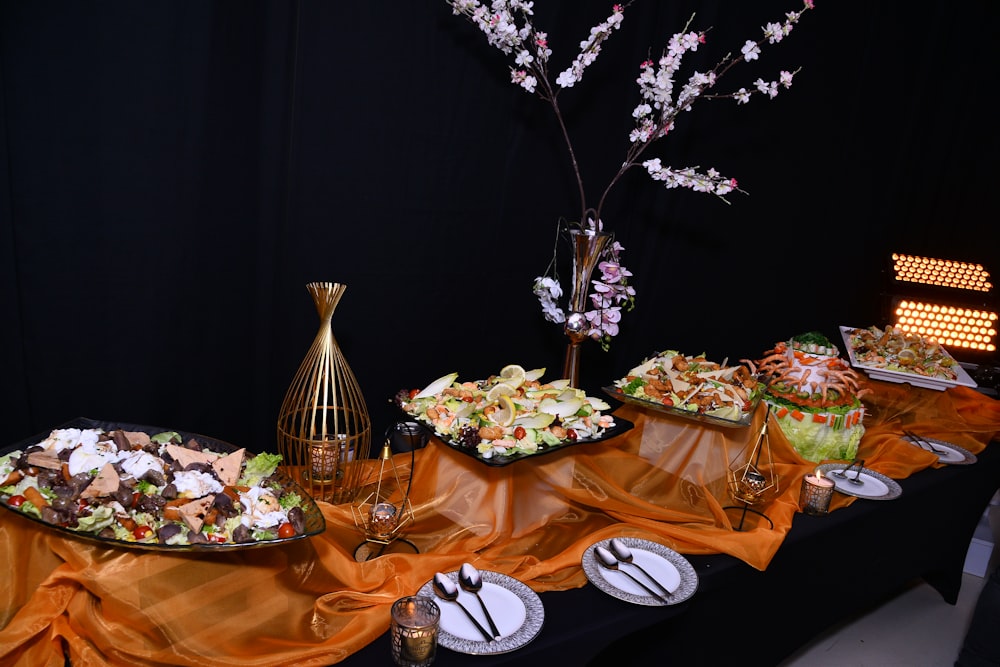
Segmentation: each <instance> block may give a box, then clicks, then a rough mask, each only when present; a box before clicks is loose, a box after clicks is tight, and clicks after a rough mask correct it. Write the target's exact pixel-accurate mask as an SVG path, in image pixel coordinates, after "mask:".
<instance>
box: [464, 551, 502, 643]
mask: <svg viewBox="0 0 1000 667" xmlns="http://www.w3.org/2000/svg"><path fill="white" fill-rule="evenodd" d="M458 583H459V584H460V585H461V586H462V588H463V589H465V590H467V591H469V592H470V593H472V594H473V595H475V596H476V599H477V600H479V606H480V607H482V608H483V613H484V614H486V620H487V621H488V622H489V624H490V630H492V631H493V638H494V639H500V631H499V630H497V624H496V623H494V622H493V616H491V615H490V610H489V609H487V608H486V603H485V602H484V601H483V598H482V596H481V595H479V591H480V589H482V587H483V578H482V576H481V575H480V574H479V570H477V569H476V568H474V567H473V566H472V565H471V564H469V563H462V567H461V568H460V569H459V570H458Z"/></svg>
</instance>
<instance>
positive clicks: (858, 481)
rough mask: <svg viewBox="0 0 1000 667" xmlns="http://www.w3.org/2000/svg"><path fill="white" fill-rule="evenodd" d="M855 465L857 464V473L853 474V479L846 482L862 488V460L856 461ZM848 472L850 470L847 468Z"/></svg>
mask: <svg viewBox="0 0 1000 667" xmlns="http://www.w3.org/2000/svg"><path fill="white" fill-rule="evenodd" d="M857 464H858V472H857V473H855V475H854V479H849V480H847V481H848V482H850V483H851V484H857V485H858V486H864V484H865V483H864V481H862V479H861V471H862V470H864V467H865V462H864V459H862V460H860V461H858V462H857ZM848 470H850V468H848Z"/></svg>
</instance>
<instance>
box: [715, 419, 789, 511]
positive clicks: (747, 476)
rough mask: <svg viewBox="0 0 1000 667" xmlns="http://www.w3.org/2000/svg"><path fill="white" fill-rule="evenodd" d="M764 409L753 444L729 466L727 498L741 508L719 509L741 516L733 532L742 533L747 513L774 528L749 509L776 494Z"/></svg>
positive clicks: (776, 480) (745, 448) (777, 485)
mask: <svg viewBox="0 0 1000 667" xmlns="http://www.w3.org/2000/svg"><path fill="white" fill-rule="evenodd" d="M764 405H765V406H766V407H765V413H764V423H763V425H762V426H761V427H760V431H759V432H758V433H757V437H756V438H755V439H754V441H753V444H752V445H749V446H747V447H744V448H743V449H742V450H741V451H740V452H739V453H738V454H737V455H736V456H735V457H733V460H732V462H731V463H730V464H729V475H728V483H729V495H730V496H732V498H733V500H736V501H738V502H740V503H742V504H741V505H735V506H729V507H725V508H723V509H726V510H730V509H734V510H740V511H741V512H742V514H741V516H740V521H739V524H737V525H736V526H734V528H735V529H736V530H742V529H743V524H744V521H745V520H746V515H747V513H748V512H750V513H753V514H756V515H758V516H760V517H763V518H764V519H765V520H766V521H767V522H768V523H769V524H770V525H771V527H772V528H773V527H774V523H773V522H772V521H771V519H770V518H769V517H768V516H767V515H766V514H764V513H763V512H760V511H759V510H756V509H753V506H755V505H761V504H763V503H765V502H766V501H767V500H768V499H769V498H770V497H771V496H772V495H774V494H775V493H777V492H778V490H779V483H778V481H779V480H778V475H777V473H775V472H774V460H773V459H772V458H771V444H770V442H769V441H768V439H767V427H768V422H769V420H770V418H771V406H770V405H769V404H767V403H765V404H764Z"/></svg>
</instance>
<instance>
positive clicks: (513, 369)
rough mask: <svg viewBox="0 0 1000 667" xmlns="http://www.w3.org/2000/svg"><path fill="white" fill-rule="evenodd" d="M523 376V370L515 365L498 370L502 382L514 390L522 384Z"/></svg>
mask: <svg viewBox="0 0 1000 667" xmlns="http://www.w3.org/2000/svg"><path fill="white" fill-rule="evenodd" d="M524 375H525V372H524V368H523V367H521V366H518V365H517V364H510V365H508V366H504V367H503V369H501V370H500V377H501V378H503V381H504V382H505V383H507V384H509V385H510V386H512V387H514V388H515V389H517V388H518V387H520V386H521V385H522V384H524Z"/></svg>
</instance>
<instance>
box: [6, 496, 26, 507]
mask: <svg viewBox="0 0 1000 667" xmlns="http://www.w3.org/2000/svg"><path fill="white" fill-rule="evenodd" d="M26 500H27V498H25V497H24V496H22V495H16V496H11V497H10V498H8V499H7V505H8V506H10V507H20V506H21V505H23V504H24V502H25V501H26Z"/></svg>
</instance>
